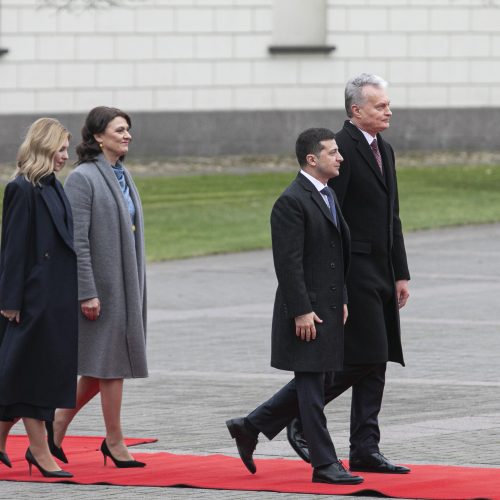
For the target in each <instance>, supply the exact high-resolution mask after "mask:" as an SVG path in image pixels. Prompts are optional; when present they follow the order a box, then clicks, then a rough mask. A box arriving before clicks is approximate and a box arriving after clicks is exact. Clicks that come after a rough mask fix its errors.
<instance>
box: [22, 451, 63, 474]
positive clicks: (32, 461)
mask: <svg viewBox="0 0 500 500" xmlns="http://www.w3.org/2000/svg"><path fill="white" fill-rule="evenodd" d="M24 458H26V462H28V466H29V468H30V476H31V466H32V465H34V466H35V467H36V468H37V469H38V470H39V471H40V474H42V476H43V477H58V478H67V477H73V474H71V472H67V471H65V470H45V469H44V468H43V467H41V466H40V464H39V463H38V462H37V461H36V458H35V457H34V456H33V453H31V450H30V449H29V448H28V449H27V450H26V455H25V457H24Z"/></svg>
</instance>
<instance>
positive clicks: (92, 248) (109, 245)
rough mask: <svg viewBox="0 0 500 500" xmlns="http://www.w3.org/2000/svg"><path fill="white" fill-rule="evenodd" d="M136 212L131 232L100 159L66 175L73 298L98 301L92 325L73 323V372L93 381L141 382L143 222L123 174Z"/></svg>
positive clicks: (135, 196)
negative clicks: (72, 249) (71, 233)
mask: <svg viewBox="0 0 500 500" xmlns="http://www.w3.org/2000/svg"><path fill="white" fill-rule="evenodd" d="M125 178H126V181H127V184H128V186H129V188H130V195H131V198H132V201H133V202H134V205H135V208H136V214H135V232H134V231H133V226H132V221H131V219H130V214H129V212H128V209H127V205H126V203H125V199H124V197H123V193H122V191H121V189H120V185H119V184H118V180H117V178H116V176H115V174H114V172H113V170H112V168H111V165H110V164H109V163H108V162H107V161H106V159H105V158H104V156H103V155H102V154H101V155H99V156H98V157H97V158H96V160H95V161H94V162H88V163H82V164H80V165H78V167H76V169H75V170H73V172H71V173H70V175H69V176H68V178H67V179H66V182H65V184H64V190H65V192H66V195H67V197H68V199H69V201H70V204H71V208H72V211H73V219H74V238H75V241H74V245H75V250H76V254H77V257H78V299H79V300H80V301H81V300H86V299H90V298H94V297H98V298H99V300H100V302H101V313H100V316H99V318H98V319H97V320H96V321H89V320H87V319H86V318H85V317H84V316H83V314H80V318H79V342H78V373H79V374H80V375H86V376H90V377H96V378H140V377H147V376H148V370H147V362H146V264H145V251H144V220H143V214H142V206H141V201H140V198H139V193H138V192H137V188H136V186H135V184H134V182H133V180H132V177H131V176H130V174H129V172H128V171H127V170H126V169H125Z"/></svg>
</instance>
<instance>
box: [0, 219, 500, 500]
mask: <svg viewBox="0 0 500 500" xmlns="http://www.w3.org/2000/svg"><path fill="white" fill-rule="evenodd" d="M406 240H407V249H408V254H409V261H410V268H411V271H412V281H411V290H410V291H411V299H410V302H409V304H408V306H407V307H406V308H405V309H404V310H403V311H402V328H403V337H404V346H405V356H406V364H407V366H406V367H404V368H403V367H401V366H399V365H393V364H391V365H390V366H389V370H388V375H387V378H388V382H387V389H386V394H385V400H384V406H383V410H382V414H381V417H380V419H381V424H382V450H383V452H384V453H385V454H386V455H387V456H388V457H390V458H392V459H394V460H396V461H399V462H402V463H417V464H418V463H435V464H452V465H472V466H486V467H500V402H499V401H500V398H499V397H498V395H499V392H500V366H499V363H498V355H499V352H500V306H499V296H500V225H498V224H496V225H484V226H477V227H462V228H452V229H444V230H439V231H422V232H416V233H412V234H409V235H407V238H406ZM148 279H149V298H150V300H149V305H150V309H149V334H148V335H149V337H148V350H149V361H150V368H151V374H150V378H149V379H145V380H135V381H127V383H126V385H125V399H124V407H123V423H124V428H125V431H126V434H127V435H129V436H141V437H156V438H158V442H157V443H153V444H150V445H147V446H141V447H140V448H141V451H158V450H166V451H169V452H176V453H196V454H209V453H226V454H230V455H233V456H235V455H236V450H235V447H234V443H233V441H232V440H231V439H230V437H229V435H228V433H227V429H226V427H225V425H224V421H225V420H226V419H227V418H230V417H233V416H239V415H244V414H246V413H248V411H250V410H251V409H253V408H254V407H255V406H256V405H257V404H259V403H260V402H261V401H262V400H263V399H264V398H267V397H268V396H270V395H271V394H272V393H273V392H274V391H275V390H276V389H278V388H279V387H280V386H281V385H282V384H283V383H285V382H286V381H287V380H288V379H289V377H290V375H289V374H287V373H285V372H279V371H277V370H274V369H272V368H270V366H269V350H270V334H269V331H270V324H271V313H272V302H273V296H274V291H275V285H276V280H275V277H274V271H273V266H272V257H271V253H270V251H258V252H248V253H243V254H234V255H233V254H231V255H218V256H211V257H204V258H197V259H188V260H183V261H175V262H166V263H155V264H151V265H149V268H148ZM349 402H350V397H349V394H346V395H343V396H341V397H340V398H338V399H337V400H336V401H335V402H333V403H332V404H330V405H329V407H328V410H327V416H328V422H329V428H330V430H331V432H332V436H333V438H334V442H335V444H336V447H337V449H338V452H339V455H340V456H342V457H347V454H348V439H349V433H348V428H349V424H348V421H349ZM22 431H23V429H22V427H21V426H19V425H18V426H16V429H15V432H22ZM71 432H72V433H75V434H92V435H93V434H102V432H103V424H102V419H101V413H100V406H99V401H98V400H96V401H93V402H92V403H91V404H89V405H88V406H87V407H86V408H85V409H84V410H83V411H82V412H81V413H80V415H79V416H78V417H77V419H76V420H75V422H74V424H73V426H72V428H71ZM274 456H279V457H287V458H293V459H295V458H296V457H295V455H294V453H293V451H292V450H291V449H290V447H289V446H288V443H287V442H286V438H285V435H284V433H282V434H280V435H279V436H278V437H277V438H276V439H275V440H273V441H272V442H268V441H266V440H265V439H263V440H261V441H260V442H259V445H258V447H257V452H256V457H257V459H258V458H259V457H274ZM304 466H305V465H304ZM68 469H69V470H71V469H70V467H68ZM1 473H2V471H1V469H0V480H1ZM13 498H16V499H20V500H24V499H32V498H38V499H54V500H58V499H67V498H72V499H80V498H82V499H83V498H92V499H114V498H117V499H134V500H136V499H143V498H145V499H174V500H175V499H184V498H189V499H203V500H205V499H207V500H214V499H221V500H226V499H227V500H239V499H245V500H246V499H256V500H267V499H269V500H278V499H279V500H282V499H283V500H289V499H290V500H291V499H296V498H301V499H304V500H316V499H323V498H325V497H324V496H320V495H288V494H276V493H269V492H241V491H220V490H196V489H189V488H123V487H115V486H72V485H62V484H41V483H35V484H33V483H11V482H1V483H0V499H13ZM335 498H339V499H340V498H342V497H335ZM344 498H347V497H344ZM358 498H360V497H358Z"/></svg>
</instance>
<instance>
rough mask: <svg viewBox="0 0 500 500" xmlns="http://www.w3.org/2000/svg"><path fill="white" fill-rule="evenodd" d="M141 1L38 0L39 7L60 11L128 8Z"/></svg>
mask: <svg viewBox="0 0 500 500" xmlns="http://www.w3.org/2000/svg"><path fill="white" fill-rule="evenodd" d="M138 1H140V0H38V6H39V7H52V8H55V9H58V10H86V9H101V8H103V7H126V6H130V5H132V4H133V3H137V2H138Z"/></svg>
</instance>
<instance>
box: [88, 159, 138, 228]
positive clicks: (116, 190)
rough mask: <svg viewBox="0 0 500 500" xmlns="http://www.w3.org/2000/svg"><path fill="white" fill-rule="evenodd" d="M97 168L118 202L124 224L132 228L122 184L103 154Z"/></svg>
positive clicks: (97, 160)
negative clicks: (121, 187)
mask: <svg viewBox="0 0 500 500" xmlns="http://www.w3.org/2000/svg"><path fill="white" fill-rule="evenodd" d="M95 163H96V166H97V168H98V170H99V172H100V173H101V175H102V176H103V177H104V180H105V181H106V184H107V185H108V187H109V190H110V191H111V194H112V195H113V198H114V199H115V201H116V204H117V206H118V209H119V211H120V219H121V221H122V224H125V225H126V226H128V227H130V228H131V227H132V222H131V220H130V214H129V211H128V207H127V204H126V203H125V198H124V197H123V193H122V190H121V189H120V184H119V183H118V179H117V178H116V175H115V173H114V172H113V168H112V167H111V165H110V164H109V163H108V162H107V161H106V158H104V155H103V154H100V155H99V156H98V157H97V158H96V160H95Z"/></svg>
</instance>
